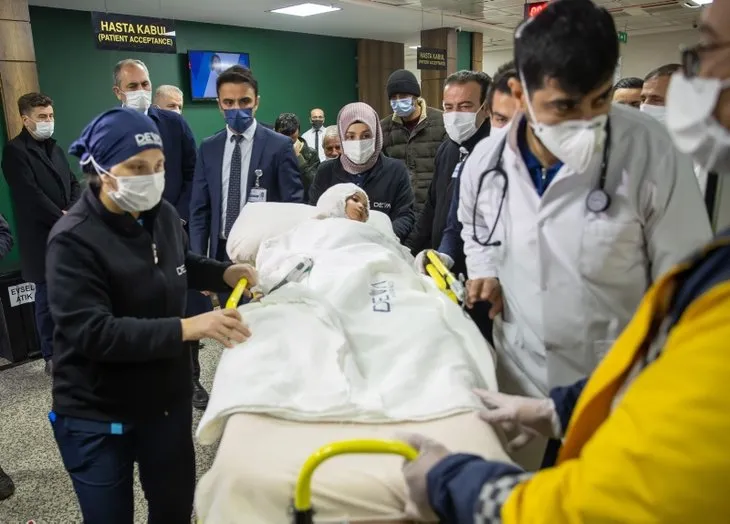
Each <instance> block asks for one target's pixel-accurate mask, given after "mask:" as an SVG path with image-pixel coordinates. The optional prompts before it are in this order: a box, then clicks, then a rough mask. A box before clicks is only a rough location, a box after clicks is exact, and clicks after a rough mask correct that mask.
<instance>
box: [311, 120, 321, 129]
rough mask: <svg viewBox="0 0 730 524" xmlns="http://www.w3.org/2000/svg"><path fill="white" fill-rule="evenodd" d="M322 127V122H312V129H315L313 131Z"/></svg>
mask: <svg viewBox="0 0 730 524" xmlns="http://www.w3.org/2000/svg"><path fill="white" fill-rule="evenodd" d="M323 125H324V122H322V121H321V120H312V127H313V128H314V129H315V131H319V130H320V129H322V126H323Z"/></svg>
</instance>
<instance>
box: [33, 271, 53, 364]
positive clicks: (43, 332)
mask: <svg viewBox="0 0 730 524" xmlns="http://www.w3.org/2000/svg"><path fill="white" fill-rule="evenodd" d="M35 327H36V331H37V332H38V339H39V340H40V343H41V353H42V354H43V358H44V359H45V360H46V361H48V360H51V357H52V356H53V328H54V324H53V317H51V309H50V308H49V307H48V286H47V285H46V283H45V282H36V283H35Z"/></svg>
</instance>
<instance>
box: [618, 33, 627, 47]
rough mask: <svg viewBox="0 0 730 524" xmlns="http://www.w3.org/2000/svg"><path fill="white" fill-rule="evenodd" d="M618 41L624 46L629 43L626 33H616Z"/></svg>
mask: <svg viewBox="0 0 730 524" xmlns="http://www.w3.org/2000/svg"><path fill="white" fill-rule="evenodd" d="M618 41H619V42H621V43H622V44H626V43H628V41H629V34H628V33H627V32H626V31H619V32H618Z"/></svg>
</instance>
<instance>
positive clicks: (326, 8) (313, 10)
mask: <svg viewBox="0 0 730 524" xmlns="http://www.w3.org/2000/svg"><path fill="white" fill-rule="evenodd" d="M340 9H341V8H339V7H333V6H331V5H322V4H312V3H309V2H307V3H305V4H299V5H292V6H290V7H282V8H281V9H273V10H272V11H271V12H272V13H278V14H280V15H292V16H312V15H321V14H322V13H331V12H332V11H339V10H340Z"/></svg>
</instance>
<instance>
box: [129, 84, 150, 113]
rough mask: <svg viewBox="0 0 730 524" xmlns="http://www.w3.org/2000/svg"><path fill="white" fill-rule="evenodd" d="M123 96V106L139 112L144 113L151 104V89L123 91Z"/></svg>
mask: <svg viewBox="0 0 730 524" xmlns="http://www.w3.org/2000/svg"><path fill="white" fill-rule="evenodd" d="M124 96H125V97H126V99H127V101H126V102H124V107H128V108H130V109H134V110H136V111H139V112H140V113H144V112H145V111H147V109H149V107H150V105H152V91H145V90H144V89H137V90H136V91H125V92H124Z"/></svg>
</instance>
